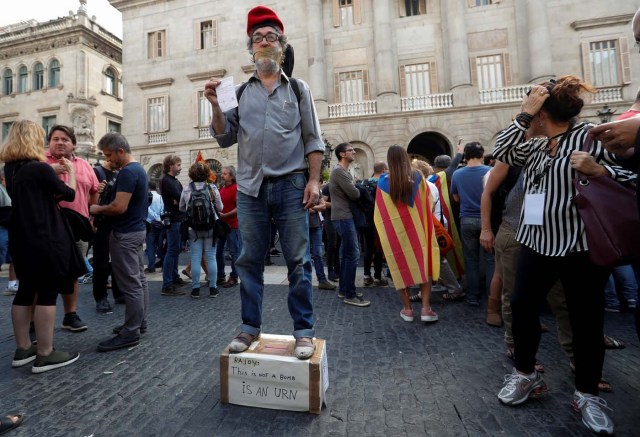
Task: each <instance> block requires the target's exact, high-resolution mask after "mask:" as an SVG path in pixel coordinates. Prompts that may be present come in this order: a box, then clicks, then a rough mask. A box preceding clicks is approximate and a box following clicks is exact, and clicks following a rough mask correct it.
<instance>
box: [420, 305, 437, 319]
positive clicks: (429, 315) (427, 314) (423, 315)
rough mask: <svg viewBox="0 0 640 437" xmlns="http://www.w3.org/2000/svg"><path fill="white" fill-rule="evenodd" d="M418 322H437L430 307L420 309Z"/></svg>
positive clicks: (434, 313)
mask: <svg viewBox="0 0 640 437" xmlns="http://www.w3.org/2000/svg"><path fill="white" fill-rule="evenodd" d="M420 321H421V322H437V321H438V315H437V314H436V312H435V311H433V310H432V309H431V307H429V308H422V311H420Z"/></svg>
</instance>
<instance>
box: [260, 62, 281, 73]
mask: <svg viewBox="0 0 640 437" xmlns="http://www.w3.org/2000/svg"><path fill="white" fill-rule="evenodd" d="M278 68H279V67H278V64H276V61H274V60H273V59H268V58H262V59H259V60H257V61H256V70H258V73H265V74H273V73H277V72H278Z"/></svg>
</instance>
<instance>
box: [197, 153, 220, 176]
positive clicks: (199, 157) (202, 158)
mask: <svg viewBox="0 0 640 437" xmlns="http://www.w3.org/2000/svg"><path fill="white" fill-rule="evenodd" d="M196 162H201V163H203V164H205V165H207V166H208V165H209V163H207V161H205V159H204V156H202V152H201V151H200V150H198V155H197V156H196ZM207 181H208V182H211V183H215V181H216V174H215V172H214V171H213V170H211V167H209V178H208V179H207Z"/></svg>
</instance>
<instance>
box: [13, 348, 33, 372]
mask: <svg viewBox="0 0 640 437" xmlns="http://www.w3.org/2000/svg"><path fill="white" fill-rule="evenodd" d="M37 354H38V351H37V349H36V345H35V344H32V345H31V347H30V348H29V349H21V348H17V349H16V353H15V354H14V355H13V361H11V367H20V366H24V365H25V364H29V363H30V362H31V361H33V360H35V359H36V355H37Z"/></svg>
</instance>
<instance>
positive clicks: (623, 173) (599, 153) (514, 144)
mask: <svg viewBox="0 0 640 437" xmlns="http://www.w3.org/2000/svg"><path fill="white" fill-rule="evenodd" d="M585 127H586V128H588V127H590V125H588V124H587V123H579V124H578V125H576V126H575V127H574V129H573V130H572V131H571V132H570V133H569V134H568V135H567V137H566V138H564V140H562V141H560V142H559V143H558V145H557V146H556V149H557V154H556V156H555V157H550V156H549V155H548V154H547V152H546V149H547V143H548V142H549V139H548V138H533V139H531V140H529V141H526V139H525V132H526V129H525V128H524V127H523V126H521V125H520V124H519V123H518V122H517V121H514V122H513V123H512V124H511V125H510V126H509V127H508V128H507V129H505V130H504V131H502V132H501V133H500V135H499V136H498V139H497V141H496V147H495V150H494V151H493V156H495V158H496V159H498V160H500V161H503V162H505V163H507V164H509V165H512V166H516V167H524V169H523V170H524V188H525V192H526V193H535V192H544V193H545V203H544V211H543V224H542V225H525V224H523V221H524V220H523V218H524V208H522V211H521V213H520V225H519V227H518V232H517V234H516V239H517V240H518V241H519V242H520V243H522V244H524V245H525V246H527V247H529V248H530V249H532V250H534V251H535V252H537V253H539V254H541V255H546V256H565V255H567V254H568V253H570V252H581V251H586V250H588V247H587V237H586V234H585V228H584V223H583V221H582V219H581V218H580V215H579V214H578V209H577V208H576V206H575V205H574V204H573V202H572V198H573V197H574V196H575V195H576V192H575V189H574V187H573V183H572V181H573V178H574V177H575V176H576V171H575V170H574V169H572V168H571V165H570V162H569V161H570V158H571V153H572V152H574V151H578V150H580V148H581V147H582V144H583V143H584V141H585V139H586V135H587V130H586V129H585ZM590 153H591V155H593V156H594V158H595V160H596V162H597V163H598V164H601V165H603V166H604V167H605V168H606V169H607V171H608V172H609V174H610V176H611V177H612V178H613V179H615V180H617V181H619V182H622V183H624V182H630V181H633V180H635V179H636V175H635V173H633V172H631V171H628V170H625V169H623V168H622V167H620V166H619V165H618V162H617V160H616V158H615V156H614V155H612V154H611V153H609V152H608V151H607V150H606V149H605V148H604V147H603V146H602V143H600V142H598V141H594V143H593V148H592V150H591V152H590ZM545 168H547V170H546V172H545ZM536 177H538V179H539V180H538V183H537V184H536V181H535V179H536ZM629 207H630V208H631V207H633V205H630V206H629Z"/></svg>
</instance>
